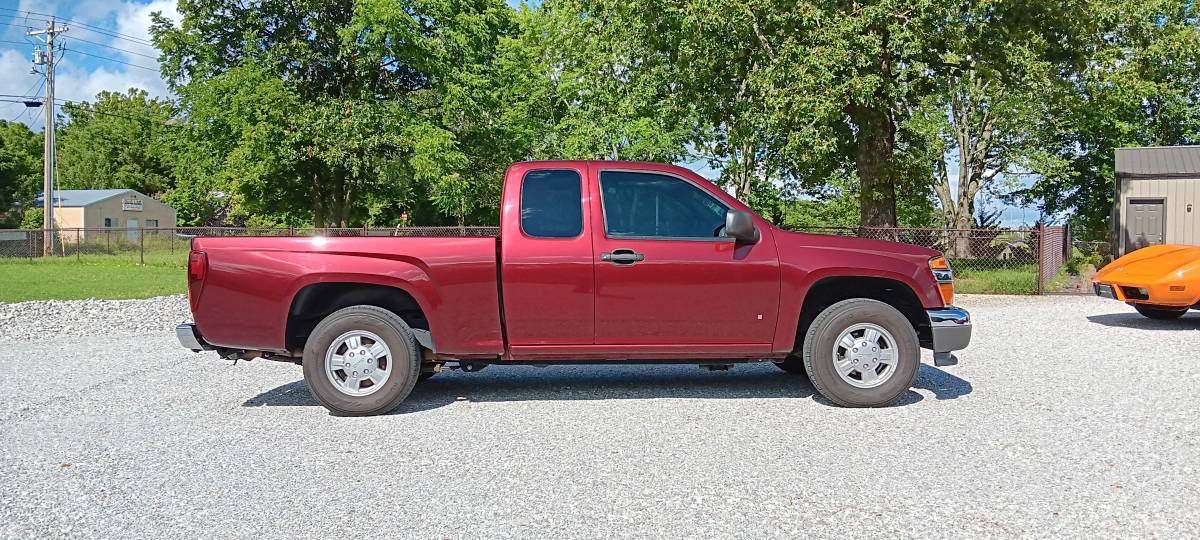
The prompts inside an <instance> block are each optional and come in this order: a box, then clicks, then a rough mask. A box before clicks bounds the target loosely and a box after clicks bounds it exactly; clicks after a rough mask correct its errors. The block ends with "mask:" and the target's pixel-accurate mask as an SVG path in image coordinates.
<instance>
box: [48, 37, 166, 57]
mask: <svg viewBox="0 0 1200 540" xmlns="http://www.w3.org/2000/svg"><path fill="white" fill-rule="evenodd" d="M70 41H82V42H84V43H91V44H92V45H99V46H101V47H108V48H109V49H112V50H114V51H121V52H123V53H126V54H133V55H137V56H141V57H143V58H149V59H151V60H154V61H156V62H157V61H158V57H157V56H150V55H148V54H142V53H140V52H134V51H131V50H129V49H122V48H120V47H114V46H112V45H108V44H106V43H100V42H99V41H91V40H87V39H83V38H78V37H76V38H70Z"/></svg>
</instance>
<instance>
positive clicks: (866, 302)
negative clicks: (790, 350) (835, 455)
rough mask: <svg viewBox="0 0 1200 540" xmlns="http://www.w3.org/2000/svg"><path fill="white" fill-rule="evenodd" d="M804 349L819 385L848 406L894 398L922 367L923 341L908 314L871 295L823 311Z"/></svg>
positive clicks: (832, 398) (878, 403)
mask: <svg viewBox="0 0 1200 540" xmlns="http://www.w3.org/2000/svg"><path fill="white" fill-rule="evenodd" d="M803 352H804V367H805V369H806V371H807V372H808V377H809V379H810V380H811V381H812V385H813V387H814V388H816V390H817V391H818V392H820V393H821V395H822V396H825V397H826V398H827V399H829V401H832V402H834V403H836V404H838V405H841V406H843V407H882V406H885V405H889V404H891V403H893V402H894V401H896V400H897V399H899V398H900V397H901V396H903V395H904V394H905V393H906V392H908V389H909V388H911V387H912V384H913V381H914V380H916V378H917V369H918V368H919V367H920V366H921V345H920V342H919V341H918V339H917V333H916V331H915V330H914V329H913V326H912V324H911V323H910V322H909V321H908V319H907V318H906V317H905V316H904V315H903V314H901V313H900V312H899V311H897V310H896V308H893V307H892V306H889V305H887V304H885V303H883V302H880V301H878V300H870V299H866V298H853V299H850V300H843V301H841V302H838V303H836V304H834V305H832V306H829V307H828V308H826V309H825V311H822V312H821V313H820V314H819V315H817V318H816V319H814V320H813V322H812V325H811V326H809V327H808V333H807V334H806V335H805V338H804V348H803Z"/></svg>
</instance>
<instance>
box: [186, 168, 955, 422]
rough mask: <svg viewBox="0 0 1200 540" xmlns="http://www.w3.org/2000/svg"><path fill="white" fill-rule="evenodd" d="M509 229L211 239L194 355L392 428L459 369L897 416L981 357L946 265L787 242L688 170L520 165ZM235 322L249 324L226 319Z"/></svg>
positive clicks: (796, 239)
mask: <svg viewBox="0 0 1200 540" xmlns="http://www.w3.org/2000/svg"><path fill="white" fill-rule="evenodd" d="M499 221H500V231H499V235H498V237H460V236H454V237H449V236H447V237H440V238H406V237H402V238H394V237H366V238H319V237H318V238H200V239H196V240H195V242H194V244H193V253H192V258H191V261H193V262H192V263H190V264H189V285H190V286H189V295H190V297H191V298H192V308H193V314H194V316H195V319H196V322H195V324H185V325H181V326H180V327H179V329H178V334H179V336H180V340H181V342H183V344H184V345H185V346H186V347H188V348H190V349H193V350H205V349H214V350H218V351H219V352H221V354H222V355H224V356H232V357H269V358H274V359H285V360H291V361H296V362H299V363H301V364H302V365H303V367H304V372H305V379H306V381H307V382H308V384H309V387H310V389H311V390H312V391H313V395H314V396H315V397H316V398H317V399H318V401H320V402H321V403H322V404H323V405H325V406H326V407H328V408H329V409H330V410H331V411H333V412H335V413H337V414H376V413H380V412H385V411H386V410H390V409H391V408H393V407H395V406H396V405H398V404H399V403H400V402H401V401H402V400H403V398H404V397H405V396H407V394H408V392H410V391H411V389H412V386H413V385H414V384H416V382H417V381H418V380H422V379H423V378H427V377H429V376H432V375H433V374H435V373H437V372H438V371H440V370H441V369H444V368H445V367H460V368H463V369H466V370H468V371H472V370H478V369H481V368H482V367H483V366H487V365H491V364H513V363H538V364H547V363H572V362H581V361H588V362H599V363H611V362H692V363H698V364H701V365H704V366H707V367H710V368H713V367H719V368H725V367H727V366H730V365H733V364H737V363H743V362H763V361H769V362H774V363H775V364H776V365H778V366H779V367H780V368H781V369H783V370H784V371H786V372H789V373H794V374H800V375H806V376H807V377H808V378H809V379H810V380H811V381H812V384H813V386H814V387H815V388H816V389H817V390H818V391H819V392H821V393H822V394H823V395H825V396H826V397H827V398H829V399H830V400H831V401H833V402H834V403H837V404H840V405H846V406H880V405H886V404H888V403H891V402H893V401H895V400H896V399H898V398H899V397H900V396H901V395H903V393H904V392H906V391H907V390H908V388H909V387H910V386H911V384H912V381H913V380H914V379H915V377H916V373H917V368H918V367H919V364H920V348H921V347H925V348H929V349H932V350H933V351H934V355H933V356H934V361H935V362H936V363H937V364H938V365H950V364H953V363H954V362H956V361H957V360H956V359H955V357H954V356H953V355H952V354H951V353H952V352H953V351H956V350H960V349H962V348H963V347H965V346H966V345H967V343H968V342H969V340H970V332H971V325H970V316H969V315H968V314H967V312H966V311H964V310H962V309H960V308H957V307H955V306H954V305H953V303H952V302H953V273H952V270H951V269H950V267H949V265H948V264H947V263H946V261H945V259H944V258H942V257H941V255H940V254H939V253H938V252H936V251H934V250H930V249H926V248H921V247H918V246H911V245H905V244H899V243H893V242H883V241H876V240H867V239H861V238H847V237H837V236H827V235H811V234H800V233H795V232H790V231H785V230H782V229H779V228H777V227H775V226H773V225H772V224H771V223H769V222H767V221H766V220H764V219H763V218H761V217H760V216H758V215H757V214H755V213H754V212H753V211H752V210H751V209H750V208H749V207H747V206H746V205H745V204H743V203H742V202H740V201H738V200H737V199H735V198H734V197H732V196H730V195H729V194H728V193H726V192H724V191H723V190H721V189H719V188H718V187H717V186H715V185H713V184H712V183H710V182H708V181H707V180H705V179H703V178H702V177H700V176H698V175H696V174H695V173H693V172H691V171H689V170H687V169H684V168H681V167H676V166H673V165H665V164H657V163H641V162H609V161H542V162H524V163H518V164H515V165H513V166H511V167H510V168H509V169H508V171H507V173H506V175H505V179H504V188H503V194H502V200H501V207H500V220H499ZM250 283H255V285H254V286H253V287H251V286H250ZM251 289H253V290H251ZM234 305H236V306H237V309H238V313H239V316H237V317H236V318H237V319H239V322H234V321H230V320H228V317H227V316H226V317H218V316H216V315H215V314H216V313H218V312H221V311H222V310H228V309H229V308H231V307H233V306H234ZM356 332H357V333H356ZM351 355H353V356H351ZM352 358H353V360H351V359H352ZM381 366H383V367H381ZM372 374H374V376H372Z"/></svg>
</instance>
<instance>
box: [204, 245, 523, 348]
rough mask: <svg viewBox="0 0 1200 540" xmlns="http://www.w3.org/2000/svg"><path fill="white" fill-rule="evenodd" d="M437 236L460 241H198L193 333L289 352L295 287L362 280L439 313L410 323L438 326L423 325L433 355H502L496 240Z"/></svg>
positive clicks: (236, 344)
mask: <svg viewBox="0 0 1200 540" xmlns="http://www.w3.org/2000/svg"><path fill="white" fill-rule="evenodd" d="M439 229H454V230H458V231H464V236H453V237H452V236H446V235H439V236H436V237H416V236H412V237H400V238H395V237H382V236H365V237H362V236H359V237H329V236H313V237H219V238H214V237H199V238H196V239H195V240H193V245H192V248H193V249H194V250H197V251H201V252H203V253H204V254H205V256H206V257H207V262H208V264H207V272H206V274H207V275H206V276H205V279H204V282H203V286H202V287H201V288H200V291H198V294H195V298H194V299H193V301H194V305H193V312H194V313H195V316H196V326H197V328H198V329H199V330H200V332H201V334H202V335H203V336H204V339H205V340H206V341H207V342H208V343H210V344H212V345H216V346H221V347H230V348H239V349H254V350H263V351H272V352H277V353H285V354H286V353H289V352H295V350H296V346H297V344H296V343H293V342H291V341H293V340H291V339H289V336H288V335H287V326H288V317H289V314H290V313H291V312H292V302H293V299H295V298H296V297H297V295H298V294H299V293H300V292H301V291H302V290H304V289H305V288H306V287H312V286H316V285H327V284H337V283H343V282H344V283H358V284H363V283H365V284H374V285H378V286H380V287H392V288H401V289H403V290H404V291H406V292H405V294H406V295H409V296H411V297H412V298H413V300H415V301H416V303H417V304H419V305H420V308H421V309H422V310H423V311H424V312H425V313H432V312H436V313H437V314H438V316H437V318H436V319H435V320H431V321H427V322H423V323H418V324H417V325H419V324H426V325H435V326H436V325H442V326H443V327H444V328H445V331H440V332H439V331H438V330H439V328H437V327H433V328H424V329H425V330H430V331H431V333H432V334H433V335H435V336H438V340H439V341H438V343H437V349H438V351H439V352H447V353H454V354H460V355H498V354H501V353H503V350H504V340H503V336H502V333H501V329H500V302H499V290H498V286H497V272H498V269H497V260H496V249H497V239H496V238H494V237H488V236H475V235H477V234H479V232H482V231H478V230H475V229H476V228H470V229H465V230H464V229H460V228H458V227H454V228H439ZM359 230H362V229H359ZM465 231H469V233H470V234H471V236H467V235H466V232H465ZM445 232H447V233H448V232H450V231H448V230H447V231H445ZM300 346H302V343H301V345H300Z"/></svg>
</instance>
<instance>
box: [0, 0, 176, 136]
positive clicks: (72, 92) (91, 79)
mask: <svg viewBox="0 0 1200 540" xmlns="http://www.w3.org/2000/svg"><path fill="white" fill-rule="evenodd" d="M17 9H20V10H25V11H35V12H39V13H48V14H60V15H63V16H64V17H65V18H67V19H71V20H73V21H78V22H82V23H86V24H88V25H93V26H97V27H101V28H107V29H109V30H110V31H109V33H117V34H122V35H124V36H129V37H132V38H136V40H144V41H146V42H149V41H150V30H149V28H150V23H151V19H150V15H151V13H154V12H162V14H163V15H165V16H166V17H168V18H170V19H171V20H173V21H178V20H179V19H180V16H179V12H178V10H177V9H176V0H153V1H151V2H149V3H142V2H138V1H136V0H82V1H77V2H70V1H66V0H49V1H47V0H19V2H18V7H17ZM31 24H33V25H34V26H40V25H41V24H43V23H42V22H41V21H36V22H32V21H31ZM68 24H69V23H68ZM20 26H21V27H20V28H19V30H20V31H21V33H23V31H24V25H23V24H21V25H20ZM10 30H12V27H10ZM18 35H19V34H18ZM13 37H14V36H12V32H9V34H8V36H6V39H12V38H13ZM62 38H63V40H62V42H63V44H64V45H65V47H66V52H65V54H64V56H63V58H62V60H61V61H60V63H59V64H58V66H57V69H56V71H55V74H56V77H55V78H56V84H55V93H56V95H55V98H57V99H62V100H70V101H80V100H89V101H90V100H92V99H95V97H96V94H98V93H99V92H101V91H103V90H110V91H116V92H125V91H127V90H129V89H130V88H138V89H141V90H145V91H146V92H147V93H149V94H150V95H151V96H158V97H169V96H170V92H169V91H168V89H167V85H166V83H165V82H164V81H163V80H162V78H161V77H160V76H159V72H158V71H157V70H158V67H159V66H158V62H157V61H156V60H154V59H151V58H147V57H146V56H150V57H155V58H157V57H158V51H157V50H155V49H154V48H153V47H151V46H147V45H144V44H142V43H138V42H136V41H131V40H129V39H121V38H117V37H112V36H106V35H103V34H100V33H97V32H94V31H92V30H90V29H88V28H85V27H82V26H79V25H74V26H72V28H71V29H70V30H69V31H68V32H66V33H65V34H63V35H62ZM72 38H76V39H74V40H73V39H72ZM83 40H87V41H92V42H95V43H86V42H84V41H83ZM97 43H98V44H100V45H97ZM33 48H34V45H33V44H32V43H31V44H30V46H28V47H21V46H17V45H9V46H7V47H5V48H3V49H0V74H3V76H0V93H3V94H14V95H17V94H19V95H24V94H25V93H26V92H27V91H29V90H30V87H33V86H35V85H36V84H37V83H38V81H39V80H40V77H41V76H40V75H31V74H29V70H30V67H32V63H31V62H30V58H31V53H32V51H33ZM116 49H126V50H128V51H131V52H133V53H137V54H129V53H126V52H122V51H119V50H116ZM73 52H74V54H72V53H73ZM84 52H86V53H88V54H92V55H95V56H100V57H105V58H110V59H116V60H120V61H122V62H126V63H128V64H136V65H139V66H145V67H150V68H154V70H147V69H140V68H137V67H133V66H129V65H126V64H122V63H120V62H114V61H111V60H101V59H97V58H93V57H89V56H87V55H84V54H82V53H84ZM141 55H146V56H141ZM23 109H24V105H22V104H20V103H5V102H0V117H4V118H8V119H13V118H15V117H17V116H22V113H23V112H24V110H23ZM22 119H23V121H25V122H26V123H28V124H30V125H33V126H35V127H36V126H37V125H40V124H39V123H38V122H34V121H32V120H35V119H33V118H30V115H28V114H25V115H23V118H22Z"/></svg>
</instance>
